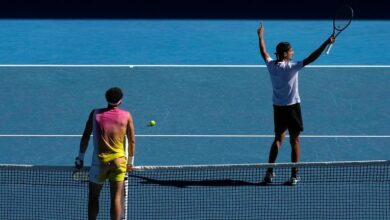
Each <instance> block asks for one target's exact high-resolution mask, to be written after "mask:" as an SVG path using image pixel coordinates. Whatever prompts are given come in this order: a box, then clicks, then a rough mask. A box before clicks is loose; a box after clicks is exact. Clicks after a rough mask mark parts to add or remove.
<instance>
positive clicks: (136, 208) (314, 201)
mask: <svg viewBox="0 0 390 220" xmlns="http://www.w3.org/2000/svg"><path fill="white" fill-rule="evenodd" d="M293 166H296V167H298V169H299V176H300V178H301V181H300V182H298V184H297V185H295V186H291V185H289V184H286V181H287V180H289V177H290V172H291V168H292V167H293ZM268 167H269V165H266V164H264V165H226V166H222V165H214V166H184V167H136V169H135V170H134V171H132V172H131V173H130V174H129V178H128V191H127V192H128V205H127V219H137V220H142V219H148V220H149V219H159V220H164V219H197V220H198V219H390V163H389V162H388V161H370V162H345V163H301V164H295V165H293V164H276V165H274V172H275V178H274V181H273V183H272V184H268V185H267V184H264V183H262V182H261V180H262V179H263V177H264V174H265V172H266V170H267V168H268ZM0 171H1V172H0V200H1V204H2V205H1V206H0V219H86V218H87V214H86V213H87V198H88V197H87V192H88V183H86V182H82V181H75V180H74V179H73V178H72V169H71V168H70V167H68V168H66V167H63V168H53V167H23V168H22V167H17V166H16V167H15V166H0ZM108 188H109V187H108V184H105V187H104V189H103V191H102V198H101V201H100V202H101V203H100V204H101V205H100V214H99V219H109V208H108V207H109V193H108V192H109V189H108Z"/></svg>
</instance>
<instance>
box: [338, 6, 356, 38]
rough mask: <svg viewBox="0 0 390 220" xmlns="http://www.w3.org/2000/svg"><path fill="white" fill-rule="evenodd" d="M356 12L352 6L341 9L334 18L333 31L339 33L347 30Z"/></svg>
mask: <svg viewBox="0 0 390 220" xmlns="http://www.w3.org/2000/svg"><path fill="white" fill-rule="evenodd" d="M353 16H354V12H353V9H352V7H351V6H349V5H343V6H342V7H340V8H339V9H338V10H337V12H336V14H335V16H334V18H333V29H334V30H337V31H340V32H341V31H343V30H345V29H346V28H347V27H348V26H349V25H350V24H351V22H352V19H353Z"/></svg>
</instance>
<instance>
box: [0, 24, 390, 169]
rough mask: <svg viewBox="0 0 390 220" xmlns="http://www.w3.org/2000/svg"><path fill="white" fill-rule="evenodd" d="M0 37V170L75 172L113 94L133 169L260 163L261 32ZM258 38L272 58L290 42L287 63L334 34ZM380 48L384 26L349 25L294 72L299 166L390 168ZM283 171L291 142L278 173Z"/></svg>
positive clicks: (21, 27) (101, 27)
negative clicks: (89, 127) (129, 133)
mask: <svg viewBox="0 0 390 220" xmlns="http://www.w3.org/2000/svg"><path fill="white" fill-rule="evenodd" d="M0 24H1V25H2V26H4V27H5V26H6V28H2V29H1V30H0V38H1V41H0V48H1V50H0V53H1V55H2V56H1V57H2V58H1V60H2V61H1V63H2V65H1V66H0V80H1V82H2V83H1V84H2V86H1V87H0V100H2V105H1V107H0V121H1V123H0V135H1V136H0V150H1V151H2V152H3V153H2V154H1V155H0V163H1V164H39V165H72V164H73V162H74V157H75V156H76V154H77V152H78V144H79V141H80V135H81V134H82V131H83V128H84V124H85V121H86V119H87V117H88V114H89V112H90V111H91V110H92V109H93V108H99V107H104V106H105V105H106V103H105V100H104V92H105V91H106V89H108V88H109V87H112V86H119V87H121V88H122V89H123V90H124V92H125V98H124V104H123V105H122V107H123V108H125V109H128V110H130V111H131V112H132V114H133V117H134V120H135V127H136V135H137V140H136V141H137V145H136V147H137V148H136V159H135V163H136V165H178V164H231V163H261V162H266V161H267V158H268V151H269V147H270V144H271V142H272V140H273V138H272V135H273V118H272V117H273V115H272V102H271V96H272V91H271V83H270V79H269V76H268V72H267V69H266V68H265V67H264V65H263V64H264V63H263V61H262V60H261V59H260V56H259V53H258V40H257V34H256V28H257V26H258V24H259V21H251V20H246V21H241V20H213V21H207V20H196V21H195V20H1V21H0ZM264 25H265V27H266V32H265V36H266V43H267V47H268V51H269V52H270V53H271V52H273V50H274V47H275V45H276V44H277V43H278V42H279V41H286V40H287V41H290V42H291V43H292V45H293V47H294V49H295V57H294V59H295V60H300V59H303V58H305V57H306V56H307V55H308V54H310V53H311V52H312V51H313V50H314V49H316V48H317V47H318V46H319V45H320V44H321V43H322V42H323V41H324V40H325V39H326V38H327V37H328V36H329V35H330V33H331V28H332V27H331V25H332V24H331V21H326V20H321V21H278V20H272V21H264ZM308 27H310V28H308ZM367 30H370V31H367ZM389 36H390V22H389V21H354V23H352V25H351V26H350V27H349V29H347V30H346V31H345V33H342V34H341V35H340V37H339V38H338V39H337V41H336V44H335V45H334V47H333V48H332V51H331V54H330V55H326V54H323V55H322V56H321V57H320V58H319V59H318V60H317V61H316V62H315V63H314V64H313V65H312V66H309V67H307V68H305V69H303V70H302V71H301V72H300V81H299V83H300V95H301V98H302V111H303V118H304V126H305V131H304V132H303V134H302V139H301V153H302V156H301V159H302V161H306V162H308V161H347V160H380V159H384V160H388V159H389V155H390V148H389V144H390V112H389V108H390V100H389V98H388V95H389V94H390V88H389V86H388V85H389V82H390V66H389V63H388V57H390V54H389V53H390V52H389V51H390V45H389V44H388V37H389ZM53 64H55V65H53ZM149 120H155V121H156V122H157V125H156V126H155V127H148V126H147V124H148V122H149ZM91 149H92V145H90V147H89V150H88V156H86V158H87V161H86V163H87V164H88V163H89V162H90V159H89V158H90V154H91ZM289 158H290V146H289V143H288V139H287V140H286V143H284V146H283V148H282V151H281V153H280V156H279V158H278V162H289V160H290V159H289Z"/></svg>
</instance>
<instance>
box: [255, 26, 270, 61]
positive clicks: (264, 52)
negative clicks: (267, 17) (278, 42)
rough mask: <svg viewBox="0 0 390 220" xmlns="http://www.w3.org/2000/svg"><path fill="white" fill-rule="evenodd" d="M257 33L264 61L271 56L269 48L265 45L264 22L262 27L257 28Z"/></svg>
mask: <svg viewBox="0 0 390 220" xmlns="http://www.w3.org/2000/svg"><path fill="white" fill-rule="evenodd" d="M257 35H258V36H259V48H260V54H261V56H262V57H263V59H264V61H267V59H269V58H271V57H270V55H269V54H268V52H267V49H266V47H265V40H264V27H263V23H261V25H260V27H259V28H258V29H257Z"/></svg>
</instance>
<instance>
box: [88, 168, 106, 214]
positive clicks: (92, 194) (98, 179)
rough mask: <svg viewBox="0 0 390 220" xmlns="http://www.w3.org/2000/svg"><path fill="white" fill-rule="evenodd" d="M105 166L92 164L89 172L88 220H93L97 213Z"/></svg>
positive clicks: (104, 177) (104, 176)
mask: <svg viewBox="0 0 390 220" xmlns="http://www.w3.org/2000/svg"><path fill="white" fill-rule="evenodd" d="M107 172H108V166H107V164H100V163H98V164H92V166H91V169H90V170H89V195H88V219H89V220H95V219H96V218H97V216H98V213H99V196H100V191H101V190H102V188H103V184H104V181H105V180H106V177H107Z"/></svg>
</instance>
